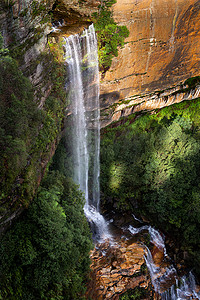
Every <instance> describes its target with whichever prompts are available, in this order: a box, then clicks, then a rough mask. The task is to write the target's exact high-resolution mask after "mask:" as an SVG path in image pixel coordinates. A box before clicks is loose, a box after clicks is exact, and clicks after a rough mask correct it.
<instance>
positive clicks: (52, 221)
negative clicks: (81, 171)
mask: <svg viewBox="0 0 200 300" xmlns="http://www.w3.org/2000/svg"><path fill="white" fill-rule="evenodd" d="M83 203H84V199H83V196H82V194H81V192H80V191H79V190H78V189H77V187H76V186H75V185H74V184H73V183H72V182H71V181H69V180H67V179H66V177H64V176H63V175H62V174H61V173H59V172H58V171H52V172H50V173H49V174H48V176H46V178H45V179H44V180H43V183H42V186H41V187H40V189H39V192H38V194H37V196H36V198H35V200H34V201H33V203H32V204H31V206H30V207H29V209H28V211H26V212H25V213H24V214H23V216H22V217H20V219H19V220H17V221H16V223H15V224H14V226H13V227H12V228H11V229H10V230H9V231H8V232H7V233H6V234H4V235H3V236H2V237H1V241H0V256H1V262H0V291H1V295H2V297H3V299H15V300H18V299H27V300H29V299H30V300H31V299H57V300H62V299H69V300H71V299H81V294H82V293H83V292H84V290H85V289H84V284H83V281H84V279H85V278H84V277H85V275H86V273H87V271H88V268H89V263H90V260H89V251H90V249H91V246H92V244H91V237H90V233H89V228H88V224H87V221H86V218H85V216H84V214H83Z"/></svg>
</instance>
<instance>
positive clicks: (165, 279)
mask: <svg viewBox="0 0 200 300" xmlns="http://www.w3.org/2000/svg"><path fill="white" fill-rule="evenodd" d="M133 217H134V219H135V220H137V221H139V222H140V223H141V221H140V220H138V219H136V218H135V216H133ZM128 230H129V232H130V233H131V234H132V235H136V234H139V233H141V232H143V231H148V232H149V235H150V242H151V243H152V244H153V245H154V246H155V247H156V248H157V249H158V250H159V251H162V252H163V254H164V258H168V255H167V253H166V247H165V242H164V237H162V236H161V234H160V233H159V232H158V231H157V230H156V229H154V228H153V227H151V226H148V225H144V226H142V227H139V228H135V227H133V226H131V225H129V227H128ZM144 258H145V261H146V265H147V268H148V270H149V273H150V276H151V282H152V284H153V286H154V290H155V292H157V293H158V294H159V295H160V297H161V299H162V300H184V299H200V294H199V293H197V292H196V283H195V277H194V275H193V274H192V273H191V272H190V273H189V274H188V276H183V277H181V278H180V277H179V276H178V274H177V271H176V269H175V267H174V266H173V265H172V264H171V263H167V262H166V265H165V266H164V267H163V268H160V267H159V266H156V264H155V263H154V260H153V257H152V254H151V251H150V250H149V248H148V247H146V255H145V257H144Z"/></svg>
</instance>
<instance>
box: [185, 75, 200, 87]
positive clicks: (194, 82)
mask: <svg viewBox="0 0 200 300" xmlns="http://www.w3.org/2000/svg"><path fill="white" fill-rule="evenodd" d="M198 83H200V76H195V77H191V78H188V79H187V80H186V81H185V82H184V84H185V85H188V86H189V88H193V87H195V86H196V85H197V84H198Z"/></svg>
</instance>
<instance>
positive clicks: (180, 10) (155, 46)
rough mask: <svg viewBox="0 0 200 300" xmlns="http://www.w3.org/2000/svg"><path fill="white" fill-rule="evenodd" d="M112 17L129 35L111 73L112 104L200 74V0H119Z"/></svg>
mask: <svg viewBox="0 0 200 300" xmlns="http://www.w3.org/2000/svg"><path fill="white" fill-rule="evenodd" d="M113 16H114V19H115V21H116V22H117V23H118V24H119V25H126V26H127V27H128V29H129V31H130V35H129V37H128V38H127V39H126V44H125V47H124V48H123V49H121V50H120V51H119V56H118V57H116V58H114V59H113V61H112V66H111V68H110V70H109V71H108V72H106V75H105V78H104V80H103V83H102V85H101V97H102V99H105V98H109V102H110V103H112V102H116V101H117V100H119V99H124V98H126V97H130V96H132V95H136V94H141V93H144V92H145V93H147V92H153V91H155V90H163V89H166V88H169V87H171V86H174V85H176V84H178V83H180V82H181V81H182V82H183V81H184V80H185V79H187V78H189V77H193V76H196V75H199V70H200V52H199V48H200V2H199V1H197V0H117V3H116V4H115V5H114V6H113Z"/></svg>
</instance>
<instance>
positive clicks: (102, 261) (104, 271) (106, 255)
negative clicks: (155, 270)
mask: <svg viewBox="0 0 200 300" xmlns="http://www.w3.org/2000/svg"><path fill="white" fill-rule="evenodd" d="M91 259H92V264H91V274H90V279H91V281H90V282H89V284H88V289H87V293H86V297H87V298H90V299H94V300H101V299H115V300H117V299H119V295H120V294H122V293H124V292H125V291H127V290H129V289H134V288H135V287H143V288H148V285H149V284H150V281H149V278H148V276H147V274H144V273H143V272H142V271H141V270H142V269H141V266H142V265H143V264H144V248H143V247H142V246H141V245H140V244H138V243H132V244H127V243H125V242H122V241H121V242H120V243H119V244H117V245H115V246H110V245H109V243H108V242H107V243H104V244H100V245H97V247H96V248H95V249H94V250H93V251H92V253H91Z"/></svg>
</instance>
